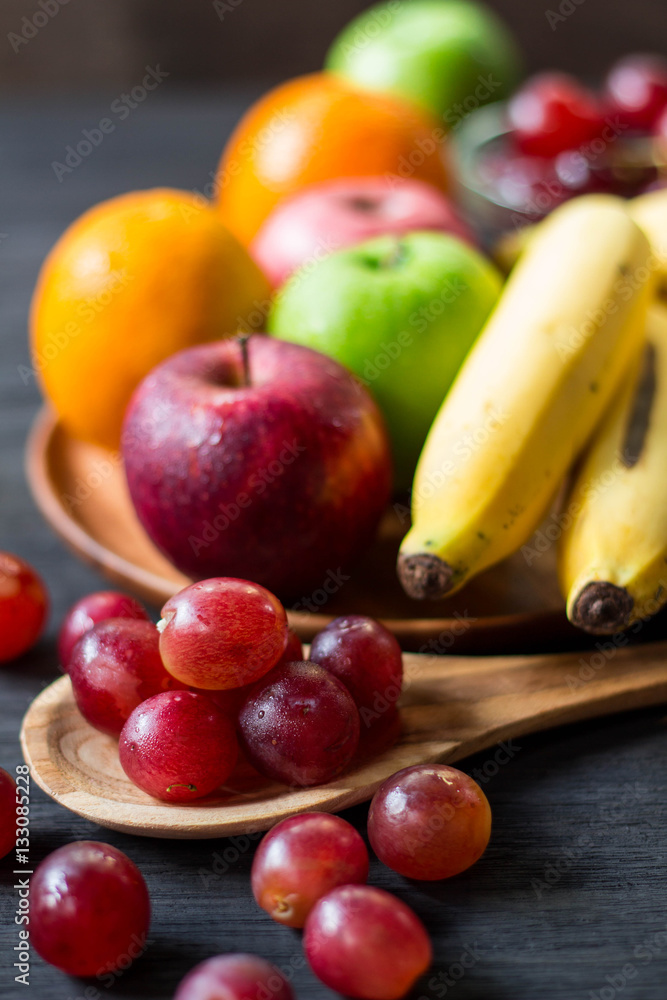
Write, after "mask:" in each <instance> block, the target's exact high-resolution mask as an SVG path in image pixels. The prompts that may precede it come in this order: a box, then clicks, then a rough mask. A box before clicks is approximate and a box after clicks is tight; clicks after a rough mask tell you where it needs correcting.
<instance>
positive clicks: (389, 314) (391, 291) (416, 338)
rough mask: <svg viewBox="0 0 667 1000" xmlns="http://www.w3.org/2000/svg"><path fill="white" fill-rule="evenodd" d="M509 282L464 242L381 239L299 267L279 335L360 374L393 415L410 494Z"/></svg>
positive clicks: (286, 291) (274, 325) (397, 453)
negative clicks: (437, 423)
mask: <svg viewBox="0 0 667 1000" xmlns="http://www.w3.org/2000/svg"><path fill="white" fill-rule="evenodd" d="M501 283H502V281H501V277H500V274H499V272H498V271H497V270H496V268H495V267H494V265H493V264H491V263H490V261H488V260H487V259H486V258H485V257H483V256H482V254H481V253H479V252H478V251H477V250H475V249H473V248H472V247H470V246H469V245H468V244H466V243H463V242H462V241H461V240H459V239H457V238H456V237H454V236H449V235H445V234H443V233H433V232H417V233H409V234H408V235H406V236H395V235H393V236H392V235H389V236H379V237H376V238H374V239H372V240H368V241H366V242H365V243H361V244H359V245H357V246H354V247H351V248H347V249H344V250H339V251H337V252H335V253H333V254H331V255H330V256H329V257H326V258H325V259H324V260H322V261H321V262H320V263H318V264H317V265H316V266H315V267H307V268H304V269H302V270H300V271H296V272H295V273H294V274H293V275H292V277H291V278H290V279H289V280H288V281H287V283H286V284H285V285H284V286H283V288H282V289H281V291H280V293H279V294H278V296H277V298H276V300H275V302H274V305H273V308H272V310H271V313H270V316H269V332H270V333H272V334H274V335H275V336H277V337H279V338H281V339H283V340H290V341H292V342H294V343H297V344H303V345H305V346H307V347H312V348H315V349H316V350H318V351H322V352H323V353H324V354H329V355H330V356H331V357H333V358H336V360H338V361H340V362H342V363H343V364H344V365H346V366H347V367H348V368H350V369H351V370H352V371H353V372H354V373H355V374H356V375H357V376H358V377H359V378H360V379H361V381H362V382H363V383H364V384H365V385H366V386H367V387H368V388H369V389H370V390H371V392H372V393H373V394H374V396H375V398H376V400H377V402H378V404H379V405H380V408H381V409H382V411H383V413H384V417H385V420H386V422H387V426H388V428H389V433H390V437H391V441H392V447H393V452H394V462H395V469H396V487H397V488H398V489H406V488H409V487H410V485H411V482H412V476H413V473H414V469H415V466H416V464H417V459H418V458H419V453H420V451H421V449H422V446H423V444H424V441H425V439H426V435H427V433H428V430H429V428H430V426H431V424H432V422H433V419H434V417H435V415H436V413H437V411H438V408H439V407H440V404H441V403H442V401H443V399H444V397H445V395H446V393H447V390H448V389H449V386H450V385H451V383H452V381H453V379H454V377H455V375H456V373H457V372H458V370H459V368H460V366H461V363H462V361H463V359H464V358H465V356H466V354H467V352H468V350H469V348H470V347H471V345H472V343H473V341H474V340H475V338H476V337H477V334H478V333H479V331H480V330H481V328H482V326H483V325H484V322H485V320H486V318H487V316H488V315H489V313H490V311H491V309H492V308H493V306H494V304H495V302H496V299H497V298H498V295H499V293H500V288H501Z"/></svg>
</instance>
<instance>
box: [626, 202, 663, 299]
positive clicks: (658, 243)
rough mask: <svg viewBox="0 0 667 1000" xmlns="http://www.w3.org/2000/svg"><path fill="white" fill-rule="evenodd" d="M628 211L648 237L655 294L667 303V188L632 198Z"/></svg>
mask: <svg viewBox="0 0 667 1000" xmlns="http://www.w3.org/2000/svg"><path fill="white" fill-rule="evenodd" d="M628 211H629V212H630V215H631V216H632V218H633V219H634V220H635V222H636V223H637V225H638V226H639V227H640V229H643V230H644V232H645V233H646V235H647V237H648V240H649V243H650V244H651V247H652V249H653V253H654V261H653V266H654V267H655V269H656V272H657V278H658V280H657V283H656V292H657V294H658V296H659V297H660V298H661V299H662V300H663V301H667V188H661V189H659V190H658V191H649V192H648V194H641V195H639V196H638V197H637V198H633V199H632V201H630V202H628Z"/></svg>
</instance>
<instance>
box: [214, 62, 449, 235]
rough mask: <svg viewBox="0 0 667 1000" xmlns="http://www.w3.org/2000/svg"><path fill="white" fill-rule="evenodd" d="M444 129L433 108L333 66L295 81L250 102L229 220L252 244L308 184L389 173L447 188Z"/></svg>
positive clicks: (236, 156) (230, 182)
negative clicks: (346, 76) (352, 78)
mask: <svg viewBox="0 0 667 1000" xmlns="http://www.w3.org/2000/svg"><path fill="white" fill-rule="evenodd" d="M444 136H445V130H444V129H443V128H439V127H438V125H437V124H436V122H435V120H434V119H433V120H432V119H431V118H429V116H428V113H427V112H425V111H422V110H420V109H418V108H416V107H414V106H413V105H412V104H408V103H405V102H404V101H403V100H402V99H400V98H398V97H394V96H389V95H386V94H378V93H372V92H370V91H365V90H360V89H358V88H356V87H355V86H354V85H353V84H350V83H348V82H347V81H345V80H343V79H342V78H340V77H338V76H334V75H333V74H329V73H313V74H311V75H310V76H301V77H297V78H296V79H294V80H289V81H288V82H287V83H284V84H282V85H281V86H279V87H276V89H275V90H272V91H270V92H269V93H268V94H266V95H265V96H264V97H262V98H261V99H260V100H259V101H258V102H257V103H256V104H255V105H253V107H251V108H250V110H249V111H248V112H247V113H246V115H245V116H244V118H242V120H241V122H240V123H239V125H238V126H237V128H236V130H235V132H234V133H233V135H232V137H231V139H230V140H229V143H228V144H227V147H226V148H225V150H224V153H223V156H222V160H221V163H220V168H219V172H218V179H217V186H218V200H219V203H220V208H221V211H222V214H223V219H224V220H225V222H226V224H227V225H228V226H229V228H230V229H231V230H232V232H233V233H235V234H236V235H237V236H238V238H239V239H240V240H241V242H243V243H245V244H246V245H247V244H249V243H250V242H251V240H252V239H253V237H254V236H255V234H256V233H257V231H258V230H259V228H260V226H261V224H262V223H263V221H264V220H265V219H266V218H267V216H268V215H269V214H270V213H271V212H272V211H273V209H274V208H275V206H276V205H277V204H278V202H280V201H281V200H282V199H283V198H285V197H287V196H289V195H291V194H293V193H294V192H296V191H299V190H300V189H301V188H303V187H305V186H306V185H308V184H315V183H317V182H319V181H325V180H329V179H331V178H334V177H361V176H369V175H374V174H390V175H397V176H399V177H401V176H402V177H414V178H418V179H420V180H423V181H427V182H429V183H430V184H433V185H434V186H436V187H438V188H441V189H446V188H447V170H446V168H445V165H444V160H443V155H442V154H443V149H442V147H443V139H444Z"/></svg>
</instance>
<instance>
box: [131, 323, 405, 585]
mask: <svg viewBox="0 0 667 1000" xmlns="http://www.w3.org/2000/svg"><path fill="white" fill-rule="evenodd" d="M244 346H245V349H246V352H247V354H246V361H247V365H246V364H244V353H245V352H244ZM123 456H124V460H125V469H126V473H127V481H128V484H129V488H130V494H131V496H132V500H133V502H134V505H135V507H136V510H137V513H138V515H139V518H140V520H141V522H142V524H143V525H144V527H145V529H146V531H147V532H148V534H149V535H150V537H151V538H152V539H153V541H154V542H155V544H156V545H157V546H158V547H159V548H160V549H162V551H163V552H164V553H166V555H167V556H168V557H169V558H170V559H171V561H172V562H173V563H174V565H176V566H177V567H178V568H179V569H180V570H182V571H183V572H184V573H187V574H188V575H189V576H191V577H194V578H198V579H204V578H207V577H212V576H232V577H240V578H243V579H248V580H254V581H256V582H257V583H260V584H262V585H263V586H264V587H267V588H268V589H269V590H271V591H273V592H274V593H276V594H278V595H279V596H281V597H282V598H286V599H290V598H292V599H293V598H298V597H302V596H306V595H308V594H309V593H310V592H311V591H312V590H313V588H320V587H322V586H323V584H324V583H325V582H327V581H328V580H330V579H331V578H332V574H333V575H334V576H335V575H336V574H339V572H340V571H341V570H342V569H343V568H344V567H345V566H346V565H348V564H349V563H350V562H351V561H352V560H353V559H354V558H356V556H358V555H359V554H360V553H361V551H362V550H363V549H364V548H366V546H367V545H368V544H369V543H370V542H371V541H372V538H373V535H374V533H375V529H376V527H377V525H378V522H379V520H380V517H381V515H382V512H383V510H384V508H385V506H386V504H387V502H388V500H389V496H390V491H391V482H392V469H391V460H390V457H389V456H390V451H389V442H388V438H387V432H386V430H385V426H384V423H383V420H382V417H381V415H380V412H379V410H378V408H377V406H376V404H375V402H374V401H373V399H372V398H371V396H370V394H369V393H368V392H367V391H366V389H364V387H363V386H361V385H360V384H359V383H358V382H357V381H356V380H355V379H354V377H353V376H352V375H351V374H350V372H348V371H347V369H345V368H343V367H342V366H341V365H340V364H338V362H336V361H333V360H332V359H331V358H328V357H326V356H325V355H323V354H320V353H319V352H317V351H313V350H310V349H309V348H304V347H301V346H299V345H296V344H289V343H286V342H284V341H281V340H276V339H273V338H271V339H269V338H268V337H263V336H254V337H251V338H250V340H249V341H248V342H247V344H245V345H244V343H243V338H240V339H239V340H236V339H232V340H223V341H219V342H217V343H212V344H205V345H202V346H199V347H194V348H191V349H187V350H185V351H181V352H180V353H178V354H176V355H174V356H172V357H171V358H169V359H167V361H165V362H163V363H162V364H160V365H158V367H157V368H155V369H154V370H153V371H152V372H151V374H150V375H148V376H147V377H146V378H145V379H144V381H143V382H142V383H141V384H140V386H139V387H138V389H137V390H136V392H135V394H134V396H133V398H132V400H131V402H130V405H129V408H128V410H127V413H126V418H125V426H124V430H123Z"/></svg>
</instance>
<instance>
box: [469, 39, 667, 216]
mask: <svg viewBox="0 0 667 1000" xmlns="http://www.w3.org/2000/svg"><path fill="white" fill-rule="evenodd" d="M664 121H667V60H665V59H663V58H661V57H658V56H650V55H631V56H626V57H624V58H623V59H621V60H619V61H618V62H617V63H616V64H615V65H614V66H612V67H611V69H610V71H609V73H608V75H607V78H606V80H605V81H604V83H603V87H602V89H601V91H600V92H599V93H596V92H595V91H593V90H591V89H590V88H588V87H587V86H585V85H583V84H582V83H580V82H579V81H578V80H576V79H575V78H574V77H572V76H569V75H568V74H566V73H556V72H547V73H538V74H537V75H536V76H534V77H531V78H530V79H529V80H527V81H525V83H524V84H523V85H522V86H521V87H520V88H519V90H518V91H517V92H516V93H515V94H514V95H513V96H512V98H511V99H510V100H509V102H508V104H507V112H506V126H507V131H505V132H504V133H503V134H502V136H500V137H497V138H494V139H492V140H491V141H489V142H488V143H487V144H484V145H482V146H481V147H480V149H479V151H478V155H477V157H476V162H475V172H476V174H477V175H478V179H479V182H480V183H481V187H482V190H483V191H484V192H485V193H486V194H487V195H488V196H490V197H491V198H492V199H494V200H496V201H498V202H499V203H500V204H502V205H506V206H507V207H509V208H511V209H514V210H515V211H517V212H525V213H526V215H527V217H528V218H530V219H532V220H534V219H536V218H539V217H540V216H543V215H546V214H547V212H549V211H551V210H552V209H554V208H555V207H556V206H557V205H559V204H560V203H561V202H563V201H566V200H567V199H569V198H572V197H573V196H575V195H581V194H590V193H593V192H603V193H608V194H618V195H622V196H624V197H631V196H633V195H636V194H639V193H640V192H642V191H644V190H646V189H650V188H651V187H652V186H653V185H654V184H655V183H656V179H657V177H658V170H659V168H660V164H661V163H662V165H663V167H664V163H665V157H664V150H663V152H661V150H660V143H661V139H662V138H663V137H664V133H663V124H661V123H662V122H664Z"/></svg>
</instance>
